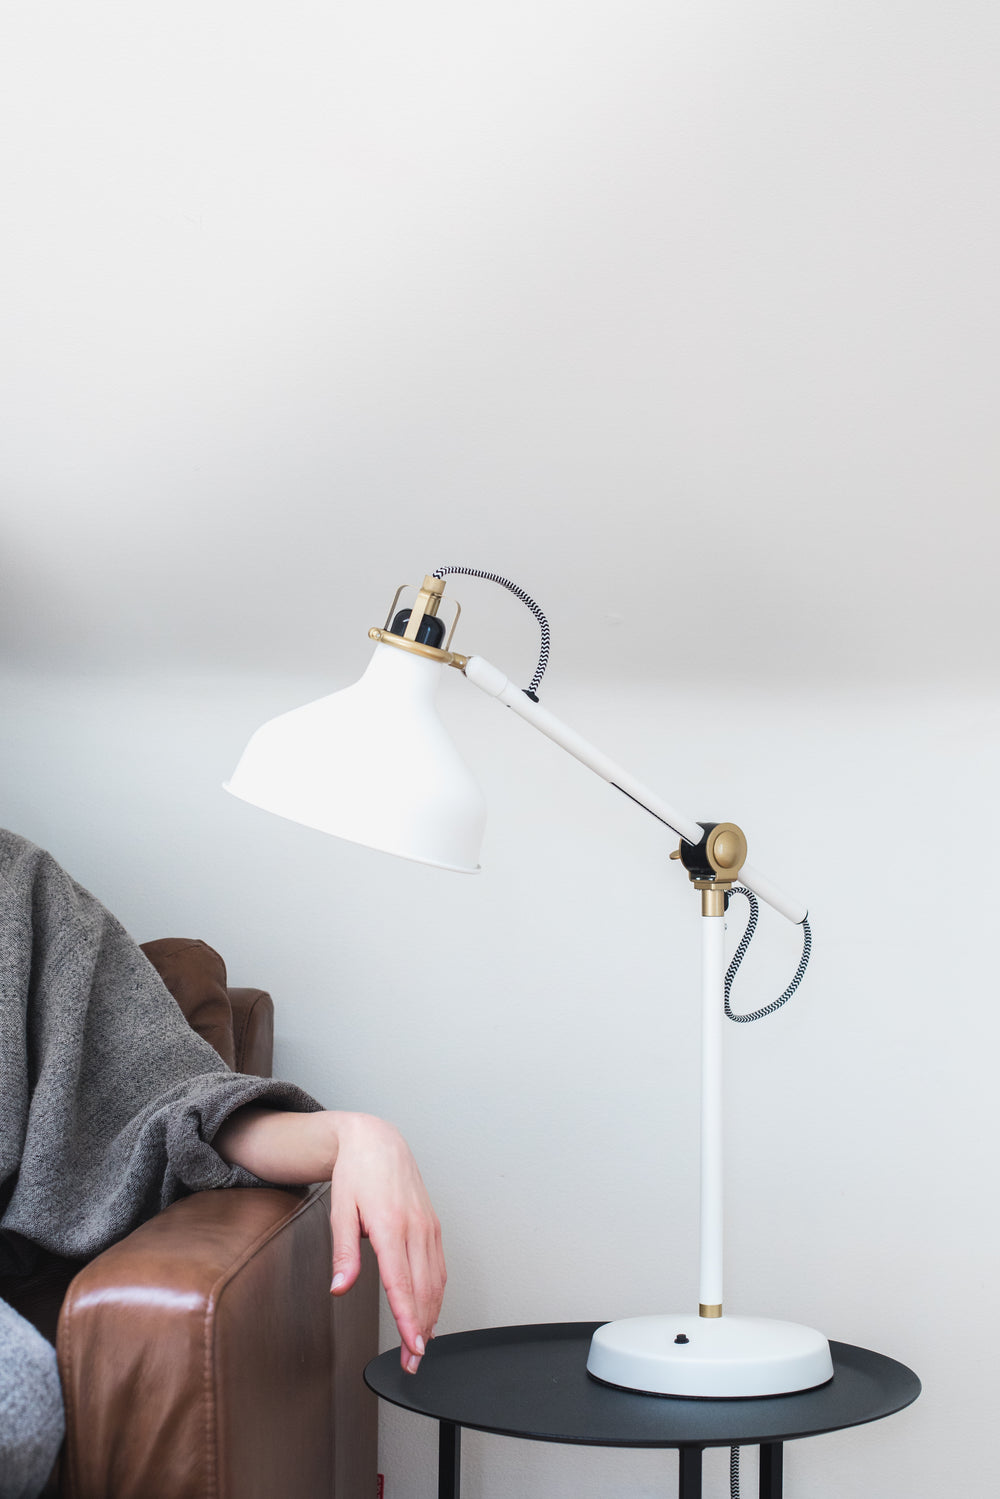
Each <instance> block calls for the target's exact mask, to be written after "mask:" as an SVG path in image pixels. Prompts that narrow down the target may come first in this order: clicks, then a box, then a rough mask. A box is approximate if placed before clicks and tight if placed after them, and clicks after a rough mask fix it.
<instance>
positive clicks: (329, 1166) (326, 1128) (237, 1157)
mask: <svg viewBox="0 0 1000 1499" xmlns="http://www.w3.org/2000/svg"><path fill="white" fill-rule="evenodd" d="M337 1118H338V1116H337V1114H336V1113H335V1112H333V1111H331V1110H323V1111H322V1112H319V1113H315V1114H293V1113H289V1112H286V1111H285V1110H284V1109H266V1108H259V1107H258V1106H257V1105H255V1104H248V1105H247V1106H246V1107H245V1108H242V1109H237V1111H236V1113H235V1114H230V1116H229V1118H228V1119H227V1120H226V1122H225V1123H224V1124H223V1126H222V1128H221V1129H220V1130H219V1132H218V1133H217V1135H216V1136H215V1139H214V1140H213V1142H212V1143H213V1145H214V1146H215V1149H216V1150H217V1151H218V1153H219V1155H221V1156H222V1159H223V1160H224V1161H228V1163H229V1164H230V1165H231V1166H244V1167H245V1168H246V1170H247V1171H252V1172H253V1174H254V1176H259V1177H260V1178H261V1180H262V1181H267V1182H274V1183H276V1184H277V1185H280V1186H308V1185H309V1184H310V1183H311V1182H321V1181H329V1180H330V1177H331V1176H332V1175H333V1168H334V1166H335V1165H336V1164H337V1151H338V1134H337Z"/></svg>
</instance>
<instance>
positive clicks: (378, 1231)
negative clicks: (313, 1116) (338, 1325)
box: [331, 1115, 447, 1373]
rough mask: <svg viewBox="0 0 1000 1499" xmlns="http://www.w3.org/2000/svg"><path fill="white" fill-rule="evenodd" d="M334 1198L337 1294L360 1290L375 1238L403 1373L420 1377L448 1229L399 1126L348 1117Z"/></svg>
mask: <svg viewBox="0 0 1000 1499" xmlns="http://www.w3.org/2000/svg"><path fill="white" fill-rule="evenodd" d="M331 1197H332V1206H331V1222H332V1225H333V1238H334V1289H335V1290H347V1289H348V1287H349V1286H350V1285H351V1284H353V1281H354V1280H355V1279H356V1277H357V1274H358V1269H359V1267H360V1244H359V1237H360V1235H361V1234H367V1236H368V1238H369V1239H370V1240H371V1244H372V1248H373V1249H374V1250H375V1254H376V1256H377V1258H378V1263H379V1274H380V1276H381V1279H382V1284H383V1285H384V1287H385V1291H386V1296H387V1298H388V1301H389V1308H390V1310H391V1312H392V1315H393V1317H394V1318H395V1321H396V1326H397V1327H398V1328H399V1335H400V1338H401V1339H402V1344H403V1346H402V1349H401V1362H402V1365H403V1368H404V1369H406V1370H407V1371H408V1372H410V1373H416V1370H417V1368H418V1366H419V1363H420V1359H421V1358H422V1356H423V1353H424V1350H425V1348H426V1346H427V1342H428V1340H429V1339H430V1337H431V1335H432V1333H433V1330H434V1326H435V1323H436V1322H437V1319H438V1316H439V1314H440V1311H441V1301H442V1297H443V1296H444V1288H445V1282H446V1280H447V1273H446V1271H445V1265H444V1253H443V1251H442V1248H441V1225H440V1224H439V1222H438V1220H437V1216H436V1214H435V1213H434V1209H433V1208H432V1207H431V1203H430V1198H429V1197H428V1195H427V1190H426V1188H425V1186H424V1183H423V1180H422V1179H421V1176H420V1172H419V1170H418V1169H417V1164H416V1162H415V1161H414V1159H413V1156H412V1155H411V1153H410V1150H409V1148H408V1146H407V1145H406V1142H405V1141H404V1140H403V1138H402V1136H401V1135H400V1134H399V1132H398V1131H397V1130H395V1129H394V1128H393V1127H392V1125H388V1124H386V1123H385V1122H384V1121H383V1120H381V1119H375V1118H373V1117H372V1116H370V1115H345V1116H342V1124H341V1128H340V1145H339V1150H338V1155H337V1163H336V1165H335V1167H334V1170H333V1176H332V1183H331ZM340 1274H343V1275H344V1277H345V1279H344V1280H343V1281H338V1280H337V1277H338V1275H340Z"/></svg>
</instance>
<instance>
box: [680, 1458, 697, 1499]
mask: <svg viewBox="0 0 1000 1499" xmlns="http://www.w3.org/2000/svg"><path fill="white" fill-rule="evenodd" d="M678 1456H679V1458H680V1483H679V1485H678V1488H677V1499H701V1448H700V1447H680V1448H679V1449H678Z"/></svg>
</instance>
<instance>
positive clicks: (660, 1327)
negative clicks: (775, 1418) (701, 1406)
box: [587, 1313, 833, 1400]
mask: <svg viewBox="0 0 1000 1499" xmlns="http://www.w3.org/2000/svg"><path fill="white" fill-rule="evenodd" d="M678 1340H680V1341H678ZM587 1372H588V1373H589V1374H592V1375H593V1376H594V1378H595V1379H599V1380H601V1381H602V1382H603V1383H604V1384H610V1385H617V1386H618V1387H619V1388H621V1389H625V1390H638V1391H641V1392H643V1393H645V1394H649V1395H680V1396H686V1397H687V1398H689V1399H701V1400H739V1399H748V1398H752V1397H754V1396H757V1397H759V1396H763V1395H790V1394H793V1393H794V1392H796V1391H798V1390H812V1389H815V1388H816V1386H817V1385H823V1384H826V1383H827V1382H828V1381H829V1380H831V1379H832V1378H833V1360H832V1359H831V1357H830V1345H829V1343H828V1342H827V1340H826V1338H824V1337H823V1335H822V1334H821V1333H818V1332H814V1331H813V1329H812V1328H811V1327H800V1326H799V1325H798V1324H797V1323H795V1322H772V1321H769V1320H767V1319H765V1318H763V1317H699V1316H693V1315H690V1314H688V1313H681V1314H680V1315H678V1316H671V1315H669V1314H668V1315H666V1316H660V1317H625V1318H623V1319H622V1320H620V1321H618V1322H607V1323H605V1325H604V1326H603V1327H599V1328H598V1329H597V1331H596V1332H595V1333H594V1336H593V1339H592V1341H591V1344H590V1354H589V1356H588V1358H587Z"/></svg>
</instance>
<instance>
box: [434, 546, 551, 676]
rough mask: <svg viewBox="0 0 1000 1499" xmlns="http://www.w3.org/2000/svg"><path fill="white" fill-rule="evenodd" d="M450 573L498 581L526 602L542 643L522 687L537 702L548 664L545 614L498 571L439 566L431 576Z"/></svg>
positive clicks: (547, 630) (528, 595) (531, 599)
mask: <svg viewBox="0 0 1000 1499" xmlns="http://www.w3.org/2000/svg"><path fill="white" fill-rule="evenodd" d="M452 573H459V574H461V575H462V576H463V577H465V578H484V579H485V580H486V582H487V583H499V584H500V586H501V588H506V589H508V590H509V592H510V593H512V594H513V595H514V597H515V598H517V599H520V600H521V603H522V604H526V605H527V607H528V608H529V609H530V610H531V612H532V614H533V615H534V616H535V618H536V619H537V621H538V627H539V629H540V630H541V632H542V643H541V646H540V648H539V652H538V665H537V666H536V668H535V675H534V676H533V677H532V679H531V681H530V683H529V684H528V686H527V687H525V688H524V691H525V692H526V693H527V695H528V696H529V697H530V698H534V699H535V701H536V702H537V701H538V688H539V685H540V683H541V680H542V677H543V676H544V675H545V668H546V667H547V666H548V664H549V622H548V620H547V619H546V618H545V615H544V614H543V613H542V610H541V609H540V608H539V606H538V605H537V604H536V603H535V601H534V599H533V598H532V597H531V595H530V594H528V593H525V591H524V589H523V588H519V587H518V586H517V584H516V583H512V582H511V581H510V579H509V578H502V577H500V575H499V573H486V572H481V571H480V570H479V568H476V567H439V568H438V569H437V570H436V571H435V572H434V574H433V576H434V577H435V578H445V577H448V576H449V574H452Z"/></svg>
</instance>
